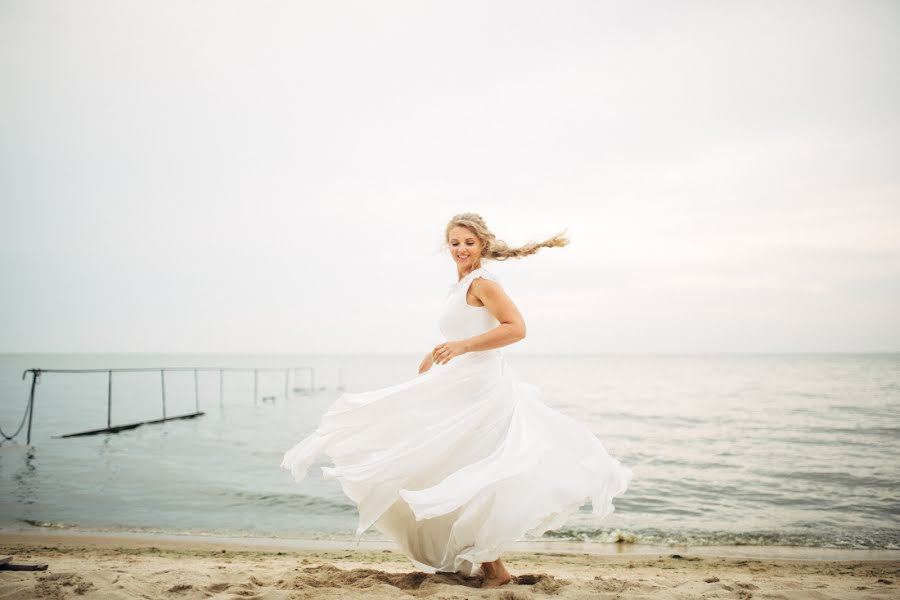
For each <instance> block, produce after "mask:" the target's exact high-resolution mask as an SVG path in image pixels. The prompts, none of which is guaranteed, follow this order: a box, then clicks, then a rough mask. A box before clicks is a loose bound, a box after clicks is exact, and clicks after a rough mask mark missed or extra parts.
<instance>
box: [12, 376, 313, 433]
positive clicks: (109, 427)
mask: <svg viewBox="0 0 900 600" xmlns="http://www.w3.org/2000/svg"><path fill="white" fill-rule="evenodd" d="M147 371H150V372H159V377H160V393H161V398H162V418H161V419H151V420H148V421H138V422H136V423H126V424H124V425H113V424H112V398H113V385H112V384H113V373H126V372H127V373H139V372H147ZM173 371H188V372H190V371H193V373H194V412H192V413H188V414H183V415H175V416H167V415H166V373H168V372H173ZM302 371H306V372H308V373H309V380H310V387H309V389H310V390H312V391H315V389H316V372H315V369H313V368H312V367H288V368H281V367H259V368H250V367H133V368H120V369H26V370H25V371H24V372H23V373H22V379H25V378H26V377H27V376H28V374H29V373H31V392H30V393H29V395H28V405H27V406H26V408H25V415H23V417H22V422H21V423H20V424H19V427H18V429H16V432H15V433H13V434H12V435H11V436H8V435H6V434H5V433H3V432H2V431H0V434H2V435H3V437H4V438H5V439H7V440H12V439H13V438H15V437H16V436H17V435H18V434H19V432H20V431H21V430H22V426H23V425H24V424H25V420H26V418H27V420H28V430H27V434H26V443H27V444H30V443H31V421H32V416H33V415H34V395H35V389H36V387H37V384H38V383H40V380H41V377H42V376H43V375H44V374H45V373H106V374H107V385H106V427H103V428H100V429H91V430H88V431H79V432H76V433H67V434H65V435H61V436H54V437H75V436H80V435H95V434H98V433H117V432H119V431H124V430H127V429H134V428H135V427H140V426H141V425H144V424H148V423H162V422H163V421H171V420H174V419H192V418H194V417H198V416H201V415H203V414H205V413H203V412H202V411H201V410H200V384H199V378H198V373H202V372H218V373H219V402H220V403H221V402H223V401H224V399H225V385H224V383H225V381H224V379H225V373H227V372H242V373H250V372H252V373H253V402H254V403H256V402H257V401H258V400H259V374H260V373H264V372H281V373H284V397H285V398H288V397H289V396H290V389H291V388H290V381H291V373H293V374H294V379H295V381H296V379H297V375H298V374H299V373H300V372H302ZM303 389H304V388H298V387H294V391H302V390H303Z"/></svg>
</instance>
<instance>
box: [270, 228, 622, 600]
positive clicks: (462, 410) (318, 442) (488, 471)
mask: <svg viewBox="0 0 900 600" xmlns="http://www.w3.org/2000/svg"><path fill="white" fill-rule="evenodd" d="M445 240H446V243H447V245H448V247H449V250H450V255H451V257H452V258H453V260H454V262H455V263H456V271H457V276H458V281H457V283H456V284H455V285H454V286H452V288H451V289H450V291H449V293H448V294H447V301H446V304H445V306H444V310H443V312H442V314H441V316H440V319H439V321H438V324H439V326H440V329H441V332H442V333H443V334H444V336H445V337H446V340H447V341H445V342H443V343H441V344H438V345H437V346H435V347H434V349H433V350H432V351H431V352H429V353H427V354H426V355H425V358H424V359H423V360H422V363H421V364H420V365H419V375H418V376H417V377H416V378H414V379H411V380H409V381H406V382H403V383H400V384H397V385H393V386H390V387H386V388H382V389H377V390H371V391H367V392H362V393H344V394H343V395H342V396H341V397H340V398H338V399H337V400H336V401H335V402H334V404H332V406H331V407H330V408H329V409H328V411H327V412H326V413H325V415H324V416H323V417H322V419H321V421H320V423H319V426H318V427H317V429H316V430H315V431H314V432H313V433H311V434H310V435H309V436H308V437H306V438H305V439H304V440H303V441H301V442H300V443H299V444H297V445H296V446H294V447H293V448H291V449H290V450H288V451H287V452H286V453H285V455H284V460H283V461H282V463H281V466H282V467H284V468H286V469H289V470H290V471H291V473H292V474H293V476H294V478H295V479H296V480H297V481H301V480H302V479H303V478H304V477H305V475H306V472H307V470H308V469H309V467H310V465H311V464H312V463H313V461H314V460H315V458H316V457H317V456H318V454H319V453H320V452H325V454H327V455H328V456H329V457H330V458H331V460H332V461H333V463H334V466H332V467H322V473H323V476H324V477H325V478H326V479H337V480H338V481H339V482H340V484H341V487H342V488H343V491H344V493H345V494H346V495H347V496H348V497H349V498H350V499H351V500H353V501H354V502H355V503H356V505H357V507H358V509H359V526H358V527H357V530H356V535H357V543H358V540H359V537H360V536H362V534H363V533H364V532H365V531H366V530H367V529H368V528H369V527H370V526H372V525H374V526H375V527H376V528H377V529H378V530H379V531H381V532H382V533H384V534H385V535H387V536H388V537H390V538H391V539H393V540H394V541H396V542H397V544H399V546H400V548H401V549H402V550H403V552H404V553H405V554H406V555H407V556H408V557H409V558H410V560H411V561H412V562H413V563H414V564H415V565H416V566H417V567H418V568H420V569H423V570H425V571H428V572H457V573H462V574H464V575H468V576H473V575H476V574H479V571H480V574H481V575H482V576H483V580H482V584H481V586H482V587H497V586H500V585H503V584H505V583H509V582H510V581H512V579H513V578H512V575H510V573H509V572H508V571H507V570H506V567H505V566H504V565H503V563H502V561H501V560H500V554H501V553H502V552H503V550H504V549H506V548H507V547H509V546H510V545H511V544H512V543H513V542H515V541H516V540H519V539H521V538H522V537H524V536H525V534H530V535H533V536H539V535H541V534H542V533H544V532H545V531H548V530H550V529H557V528H559V527H561V526H562V525H563V524H564V523H565V522H566V520H567V519H568V518H569V517H570V516H571V515H572V514H573V513H574V512H575V511H577V510H578V508H579V507H580V506H581V505H582V504H584V503H585V501H586V500H588V499H590V500H591V502H592V506H593V514H594V515H596V516H597V517H598V518H603V517H605V516H607V515H609V514H610V513H612V512H613V510H614V507H613V504H612V499H613V498H614V497H616V496H618V495H620V494H622V493H624V492H625V490H626V488H627V487H628V483H629V482H630V480H631V478H632V476H633V473H632V471H631V469H629V468H628V467H627V466H624V465H622V464H621V463H620V462H619V461H618V460H617V459H615V458H613V457H612V456H611V455H610V454H609V453H608V452H607V451H606V449H605V448H604V446H603V444H602V443H601V442H600V440H599V439H598V438H597V437H596V436H595V435H594V434H593V433H592V432H591V431H590V430H589V429H588V428H587V427H585V426H584V425H582V424H581V423H579V422H577V421H575V420H574V419H572V418H571V417H568V416H566V415H563V414H562V413H559V412H557V411H555V410H553V409H551V408H549V407H547V406H546V405H545V404H544V403H543V402H542V401H541V399H540V391H539V390H538V388H536V387H535V386H533V385H531V384H529V383H525V382H520V381H519V380H518V379H517V377H516V375H515V373H514V372H513V369H512V368H511V366H510V365H509V364H508V363H507V361H506V359H505V358H504V355H503V353H502V351H501V350H500V348H502V347H503V346H507V345H509V344H512V343H514V342H517V341H519V340H521V339H522V338H524V337H525V322H524V320H523V319H522V315H521V314H520V313H519V311H518V309H517V308H516V306H515V304H513V302H512V300H510V298H509V296H507V295H506V293H505V291H504V290H503V287H502V286H501V285H500V281H499V279H498V278H497V277H496V276H495V275H493V274H492V273H490V272H489V271H488V270H486V269H485V268H484V267H482V261H483V260H506V259H508V258H522V257H525V256H528V255H531V254H534V253H535V252H537V251H538V250H540V248H552V247H560V246H565V245H566V244H568V240H567V239H566V238H564V237H562V236H561V235H559V234H558V235H556V236H554V237H552V238H550V239H548V240H546V241H544V242H540V243H529V244H526V245H524V246H522V247H520V248H510V247H508V246H507V245H506V244H505V243H503V242H502V241H499V240H497V239H496V238H495V236H494V234H493V233H491V232H490V230H489V229H488V228H487V225H486V224H485V222H484V220H483V219H482V218H481V217H480V216H479V215H477V214H474V213H463V214H460V215H456V216H454V217H453V218H452V219H451V220H450V222H449V223H448V224H447V229H446V232H445Z"/></svg>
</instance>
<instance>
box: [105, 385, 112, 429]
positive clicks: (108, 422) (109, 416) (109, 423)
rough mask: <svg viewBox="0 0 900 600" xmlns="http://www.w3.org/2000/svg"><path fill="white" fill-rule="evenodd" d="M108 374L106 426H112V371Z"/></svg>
mask: <svg viewBox="0 0 900 600" xmlns="http://www.w3.org/2000/svg"><path fill="white" fill-rule="evenodd" d="M106 376H107V380H106V426H107V427H112V371H107V372H106Z"/></svg>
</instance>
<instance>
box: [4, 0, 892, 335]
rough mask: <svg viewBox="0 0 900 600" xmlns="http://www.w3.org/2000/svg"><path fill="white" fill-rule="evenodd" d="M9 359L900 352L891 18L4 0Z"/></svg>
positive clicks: (834, 8)
mask: <svg viewBox="0 0 900 600" xmlns="http://www.w3.org/2000/svg"><path fill="white" fill-rule="evenodd" d="M0 86H2V93H0V277H2V279H0V281H2V287H3V292H2V294H0V351H5V352H42V351H60V352H95V351H108V352H118V351H123V352H292V353H293V352H297V353H306V352H323V353H369V352H371V353H407V352H408V353H424V352H425V351H427V350H429V349H430V348H431V347H433V346H434V345H435V344H437V343H439V342H441V341H442V340H443V338H442V337H441V335H440V332H439V330H438V328H437V317H438V314H439V312H440V310H441V308H442V303H443V301H444V297H445V294H446V291H447V289H448V286H449V285H452V284H453V283H454V282H455V281H456V278H457V275H456V270H455V266H454V264H453V262H452V260H451V259H450V257H449V254H448V253H447V252H446V251H445V250H442V249H441V243H442V235H443V231H444V227H445V224H446V222H447V220H448V219H449V218H450V217H451V216H452V215H453V214H455V213H458V212H465V211H473V212H478V213H480V214H481V215H482V216H483V217H484V218H485V219H486V220H487V223H488V225H489V226H490V227H491V228H492V229H493V231H494V232H495V233H496V235H497V237H498V238H500V239H503V240H506V241H507V242H508V243H510V244H520V243H523V242H526V241H528V240H530V239H540V238H544V237H547V236H550V235H552V234H553V233H556V232H558V231H560V230H562V229H563V228H566V227H568V233H569V235H570V237H571V240H572V243H571V245H570V246H568V247H566V248H553V249H545V250H543V251H541V252H540V253H538V254H537V255H534V256H531V257H528V258H525V259H523V260H510V261H506V262H503V263H489V264H487V265H486V266H487V267H488V268H489V269H491V270H493V272H494V273H496V274H498V275H499V277H500V278H501V280H502V282H503V283H504V285H505V287H506V290H507V292H508V293H509V295H510V296H511V297H512V299H513V301H514V302H516V304H517V305H518V306H519V308H520V310H521V311H522V313H523V315H524V317H525V320H526V323H527V327H528V337H527V338H526V339H525V340H523V341H522V342H519V343H518V344H516V346H514V347H511V348H510V349H509V351H510V352H522V353H564V352H571V353H588V352H720V351H725V352H767V351H771V352H804V351H810V352H828V351H849V352H856V351H900V109H898V107H900V3H898V2H895V1H883V2H878V1H857V2H852V1H843V2H828V1H820V0H815V1H814V0H809V1H806V2H786V1H784V0H779V1H777V2H760V1H752V2H751V1H747V2H721V1H717V0H710V1H708V2H668V1H658V2H632V1H628V2H626V1H622V2H616V3H612V2H597V1H585V2H566V1H554V2H550V1H544V2H523V1H521V0H515V1H509V2H492V1H484V0H479V1H477V2H460V1H453V2H440V3H439V2H423V1H421V0H415V1H409V2H388V1H385V2H342V1H335V0H327V1H325V0H323V1H320V2H261V1H254V2H229V1H222V0H216V1H194V2H183V1H178V2H128V1H123V0H111V1H108V2H97V1H90V0H83V1H79V2H58V1H50V2H46V1H37V0H21V1H12V0H0Z"/></svg>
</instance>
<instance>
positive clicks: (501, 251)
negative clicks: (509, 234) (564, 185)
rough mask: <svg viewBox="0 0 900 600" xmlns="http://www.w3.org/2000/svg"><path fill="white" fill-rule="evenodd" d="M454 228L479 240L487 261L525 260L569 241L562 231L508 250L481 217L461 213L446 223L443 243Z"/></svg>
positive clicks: (483, 255) (482, 255) (504, 243)
mask: <svg viewBox="0 0 900 600" xmlns="http://www.w3.org/2000/svg"><path fill="white" fill-rule="evenodd" d="M456 226H462V227H465V228H466V229H468V230H469V231H471V232H472V233H473V234H475V237H477V238H478V239H479V240H481V243H482V248H481V257H482V258H484V259H487V260H506V259H508V258H525V257H526V256H529V255H531V254H534V253H535V252H537V251H538V250H540V249H541V248H561V247H563V246H566V245H568V243H569V239H568V238H567V237H564V236H563V234H564V233H565V232H566V230H565V229H563V230H562V231H561V232H559V233H557V234H556V235H554V236H553V237H550V238H548V239H546V240H544V241H542V242H528V243H526V244H523V245H521V246H519V247H517V248H510V247H509V246H508V245H507V243H506V242H504V241H503V240H498V239H497V236H495V235H494V234H493V233H491V230H490V229H488V226H487V224H486V223H485V222H484V219H482V218H481V215H478V214H476V213H461V214H458V215H454V216H453V218H452V219H450V222H449V223H447V229H446V230H445V232H444V241H445V243H446V242H447V241H448V238H449V237H450V230H451V229H453V228H454V227H456Z"/></svg>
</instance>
